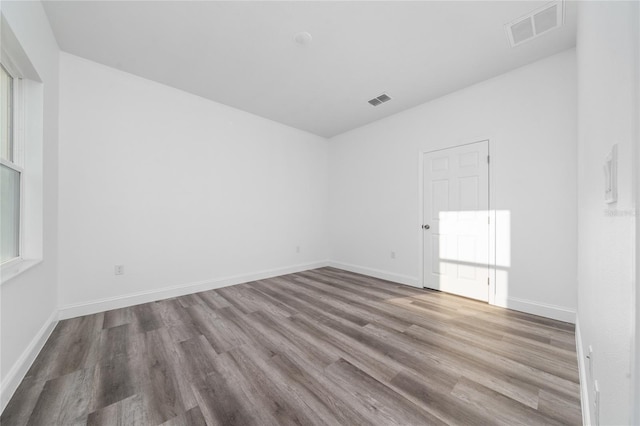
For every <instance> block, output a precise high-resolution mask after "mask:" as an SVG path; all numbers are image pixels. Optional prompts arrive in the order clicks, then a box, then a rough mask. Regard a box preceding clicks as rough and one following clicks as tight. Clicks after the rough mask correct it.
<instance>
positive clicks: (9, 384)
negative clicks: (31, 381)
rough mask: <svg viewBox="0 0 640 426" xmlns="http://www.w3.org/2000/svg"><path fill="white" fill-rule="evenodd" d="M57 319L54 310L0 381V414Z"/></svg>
mask: <svg viewBox="0 0 640 426" xmlns="http://www.w3.org/2000/svg"><path fill="white" fill-rule="evenodd" d="M57 317H58V311H57V310H55V311H53V312H52V313H51V315H50V316H49V318H47V320H46V321H45V323H44V324H43V325H42V328H41V329H40V330H39V331H38V332H37V333H36V335H35V336H34V337H33V339H32V340H31V343H29V346H27V347H26V349H25V350H24V352H22V354H21V355H20V357H19V358H18V359H17V360H16V362H15V363H14V364H13V366H12V367H11V369H10V370H9V372H8V373H7V375H6V376H5V379H4V380H3V381H2V384H1V385H0V413H1V412H3V411H4V409H5V407H6V406H7V404H8V403H9V400H11V397H12V396H13V394H14V393H15V391H16V389H18V386H19V385H20V382H22V379H24V376H25V375H26V374H27V371H29V368H31V365H32V364H33V361H35V359H36V357H37V356H38V354H39V353H40V351H41V350H42V347H43V346H44V344H45V342H46V341H47V339H48V338H49V336H50V335H51V332H52V331H53V329H54V328H55V326H56V324H57V323H58V321H57Z"/></svg>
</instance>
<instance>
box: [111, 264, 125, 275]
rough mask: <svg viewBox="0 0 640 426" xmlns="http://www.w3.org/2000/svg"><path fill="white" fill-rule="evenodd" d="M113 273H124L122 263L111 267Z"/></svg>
mask: <svg viewBox="0 0 640 426" xmlns="http://www.w3.org/2000/svg"><path fill="white" fill-rule="evenodd" d="M113 273H114V274H115V275H124V265H116V266H114V267H113Z"/></svg>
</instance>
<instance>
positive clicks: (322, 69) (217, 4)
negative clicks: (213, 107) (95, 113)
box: [45, 0, 576, 137]
mask: <svg viewBox="0 0 640 426" xmlns="http://www.w3.org/2000/svg"><path fill="white" fill-rule="evenodd" d="M546 3H547V2H546V1H471V2H453V1H428V2H426V1H425V2H423V1H408V2H401V1H373V2H368V1H317V2H313V1H285V2H277V1H256V2H244V1H203V2H196V1H93V0H92V1H46V2H45V10H46V12H47V14H48V16H49V20H50V21H51V26H52V28H53V31H54V33H55V35H56V38H57V40H58V44H59V45H60V48H61V49H62V50H64V51H66V52H69V53H72V54H74V55H78V56H81V57H84V58H87V59H90V60H93V61H96V62H99V63H102V64H105V65H108V66H110V67H114V68H118V69H121V70H123V71H126V72H129V73H132V74H136V75H139V76H141V77H145V78H148V79H151V80H155V81H158V82H161V83H164V84H167V85H169V86H173V87H175V88H178V89H182V90H185V91H187V92H191V93H194V94H197V95H200V96H203V97H205V98H208V99H211V100H214V101H216V102H220V103H223V104H226V105H230V106H232V107H235V108H239V109H241V110H244V111H248V112H251V113H253V114H257V115H259V116H262V117H266V118H269V119H271V120H275V121H278V122H280V123H284V124H287V125H290V126H293V127H296V128H299V129H302V130H306V131H309V132H311V133H315V134H317V135H320V136H325V137H331V136H334V135H336V134H340V133H342V132H345V131H348V130H351V129H353V128H356V127H359V126H362V125H364V124H366V123H369V122H372V121H375V120H378V119H380V118H383V117H386V116H389V115H391V114H394V113H397V112H400V111H402V110H404V109H407V108H410V107H413V106H415V105H418V104H421V103H424V102H426V101H429V100H431V99H434V98H437V97H439V96H442V95H444V94H447V93H450V92H453V91H455V90H458V89H461V88H463V87H466V86H469V85H471V84H474V83H477V82H480V81H483V80H486V79H488V78H491V77H494V76H496V75H499V74H502V73H504V72H506V71H509V70H511V69H514V68H517V67H520V66H523V65H525V64H528V63H530V62H533V61H536V60H538V59H541V58H543V57H546V56H549V55H552V54H554V53H557V52H560V51H562V50H565V49H567V48H570V47H572V46H575V38H576V37H575V34H576V16H575V15H576V13H575V11H576V5H575V3H573V2H567V4H566V19H565V25H564V26H563V27H562V28H560V29H557V30H552V31H549V32H548V33H546V34H544V35H543V36H541V37H539V38H537V39H534V40H531V41H529V42H526V43H524V44H522V45H520V46H518V47H516V48H510V47H509V43H508V41H507V38H506V36H505V31H504V24H505V23H507V22H510V21H513V20H514V19H516V18H518V17H520V16H522V15H524V14H526V13H528V12H530V11H531V10H533V9H535V8H538V7H540V6H542V5H544V4H546ZM300 31H307V32H309V33H310V34H311V35H312V36H313V41H312V42H311V43H310V44H309V45H307V46H305V47H302V46H300V45H298V44H296V43H295V42H294V41H293V36H294V34H296V33H298V32H300ZM383 92H386V93H388V94H389V95H390V96H391V97H392V98H393V99H392V100H391V101H389V102H387V103H384V104H382V105H380V106H378V107H372V106H371V105H369V104H368V103H367V100H369V99H371V98H373V97H376V96H378V95H380V94H381V93H383Z"/></svg>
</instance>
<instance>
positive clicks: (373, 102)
mask: <svg viewBox="0 0 640 426" xmlns="http://www.w3.org/2000/svg"><path fill="white" fill-rule="evenodd" d="M390 100H391V96H389V95H387V94H386V93H383V94H382V95H380V96H378V97H376V98H373V99H369V100H368V101H367V102H369V103H370V104H371V105H373V106H378V105H380V104H382V103H384V102H387V101H390Z"/></svg>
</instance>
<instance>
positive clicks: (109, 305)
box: [59, 261, 329, 320]
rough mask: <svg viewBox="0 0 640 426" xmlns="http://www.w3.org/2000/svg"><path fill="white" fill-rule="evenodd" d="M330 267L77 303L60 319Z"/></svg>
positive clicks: (301, 268) (269, 272)
mask: <svg viewBox="0 0 640 426" xmlns="http://www.w3.org/2000/svg"><path fill="white" fill-rule="evenodd" d="M328 264H329V262H327V261H320V262H312V263H305V264H299V265H293V266H288V267H284V268H276V269H268V270H264V271H258V272H253V273H249V274H243V275H235V276H231V277H224V278H216V279H211V280H204V281H197V282H192V283H187V284H181V285H176V286H171V287H164V288H161V289H156V290H150V291H142V292H137V293H131V294H126V295H123V296H116V297H109V298H105V299H99V300H92V301H88V302H83V303H76V304H73V305H67V306H63V307H61V308H60V311H59V318H60V319H61V320H62V319H68V318H74V317H78V316H82V315H90V314H95V313H98V312H104V311H109V310H111V309H119V308H124V307H127V306H133V305H139V304H141V303H148V302H155V301H156V300H162V299H168V298H171V297H177V296H184V295H186V294H191V293H197V292H200V291H206V290H213V289H216V288H222V287H227V286H230V285H235V284H241V283H246V282H249V281H256V280H263V279H266V278H272V277H277V276H279V275H286V274H293V273H296V272H302V271H307V270H309V269H315V268H322V267H324V266H328Z"/></svg>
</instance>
